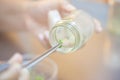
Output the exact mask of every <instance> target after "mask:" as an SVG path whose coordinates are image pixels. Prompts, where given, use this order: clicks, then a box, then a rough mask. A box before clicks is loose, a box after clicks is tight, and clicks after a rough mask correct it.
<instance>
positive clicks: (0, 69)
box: [0, 43, 61, 73]
mask: <svg viewBox="0 0 120 80" xmlns="http://www.w3.org/2000/svg"><path fill="white" fill-rule="evenodd" d="M60 46H61V43H58V44H56V45H55V46H54V47H52V48H50V49H49V50H47V51H46V52H44V53H43V54H42V55H40V56H38V57H36V58H35V59H33V60H31V61H30V62H29V63H27V64H23V68H27V69H30V68H32V67H33V66H35V65H36V64H37V63H39V62H41V61H42V60H43V59H45V58H46V57H48V56H49V55H50V54H52V53H53V52H55V51H56V49H57V48H59V47H60ZM9 67H10V64H9V63H3V64H0V73H1V72H3V71H5V70H7V69H8V68H9Z"/></svg>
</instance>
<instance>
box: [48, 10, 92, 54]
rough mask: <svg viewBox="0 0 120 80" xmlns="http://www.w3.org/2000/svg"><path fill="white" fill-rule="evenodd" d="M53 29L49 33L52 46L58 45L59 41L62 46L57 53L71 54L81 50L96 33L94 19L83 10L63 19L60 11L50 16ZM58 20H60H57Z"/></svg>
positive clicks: (51, 13)
mask: <svg viewBox="0 0 120 80" xmlns="http://www.w3.org/2000/svg"><path fill="white" fill-rule="evenodd" d="M48 16H49V20H53V21H52V22H49V23H53V24H50V26H52V28H51V29H50V33H49V41H50V44H51V46H54V45H56V44H57V43H58V42H59V41H61V42H62V46H61V47H60V48H58V49H57V51H59V52H62V53H70V52H73V51H76V50H78V49H79V48H81V47H82V46H83V45H84V44H85V43H86V42H87V41H88V39H89V38H90V37H91V35H92V34H93V32H94V22H93V18H92V17H91V16H90V15H89V14H87V13H86V12H83V11H81V10H75V11H73V12H72V13H71V14H69V15H68V16H67V17H65V18H63V19H61V17H60V15H59V12H58V11H53V12H50V13H49V14H48ZM57 18H58V19H59V20H57Z"/></svg>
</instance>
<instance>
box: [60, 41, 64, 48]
mask: <svg viewBox="0 0 120 80" xmlns="http://www.w3.org/2000/svg"><path fill="white" fill-rule="evenodd" d="M59 43H60V44H61V45H60V47H59V48H61V47H62V43H63V41H62V40H59Z"/></svg>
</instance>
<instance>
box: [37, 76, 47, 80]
mask: <svg viewBox="0 0 120 80" xmlns="http://www.w3.org/2000/svg"><path fill="white" fill-rule="evenodd" d="M35 80H45V79H44V77H43V76H36V77H35Z"/></svg>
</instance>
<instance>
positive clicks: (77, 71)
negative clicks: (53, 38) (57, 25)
mask: <svg viewBox="0 0 120 80" xmlns="http://www.w3.org/2000/svg"><path fill="white" fill-rule="evenodd" d="M71 3H72V4H73V5H75V6H76V7H77V8H79V9H83V10H84V11H86V12H88V13H89V14H91V15H92V16H94V17H95V18H97V19H98V20H100V21H101V23H102V26H103V28H104V29H105V28H106V26H107V19H108V10H109V6H108V5H107V4H104V3H94V2H93V3H92V2H81V1H80V0H72V1H71ZM1 35H2V36H3V35H7V36H6V37H1V38H0V40H1V41H0V59H1V60H4V59H8V58H10V57H11V56H12V54H13V53H14V52H21V53H35V54H41V53H42V52H43V51H45V50H46V49H45V48H44V47H43V46H42V45H41V43H40V41H39V40H38V39H37V38H36V37H34V36H32V34H25V33H19V34H15V33H14V32H8V33H6V34H2V33H1ZM8 38H9V39H8ZM105 40H106V35H105V32H104V31H103V32H102V33H99V34H96V33H95V34H94V35H93V37H92V38H91V39H90V40H89V41H88V43H87V44H86V45H85V46H84V48H82V49H80V50H78V51H76V52H74V53H72V54H67V55H63V54H59V53H57V52H56V53H55V54H53V55H51V56H50V57H51V58H52V59H53V60H54V61H55V62H56V63H57V65H58V70H59V73H58V80H103V79H102V77H100V75H99V74H100V73H101V67H102V64H103V59H104V54H103V50H104V43H105Z"/></svg>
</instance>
